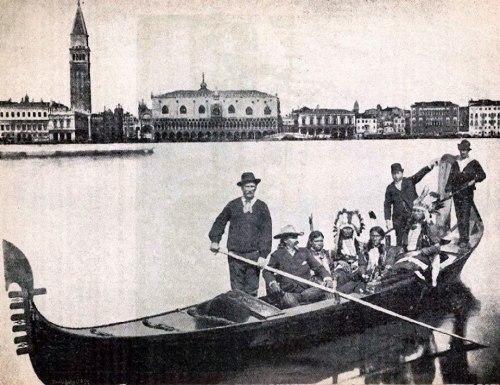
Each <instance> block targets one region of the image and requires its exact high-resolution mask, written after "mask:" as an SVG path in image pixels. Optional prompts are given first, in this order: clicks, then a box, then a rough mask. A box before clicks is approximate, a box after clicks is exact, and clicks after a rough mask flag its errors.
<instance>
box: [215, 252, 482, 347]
mask: <svg viewBox="0 0 500 385" xmlns="http://www.w3.org/2000/svg"><path fill="white" fill-rule="evenodd" d="M219 252H220V253H222V254H225V255H227V256H229V257H232V258H234V259H237V260H239V261H242V262H246V263H248V264H250V265H253V266H257V267H261V268H263V269H265V270H267V271H270V272H271V273H275V274H279V275H281V276H283V277H287V278H290V279H292V280H294V281H297V282H300V283H304V284H306V285H309V286H311V287H316V288H318V289H321V290H323V291H326V292H329V293H333V294H338V295H339V296H340V297H342V298H345V299H347V300H349V301H352V302H356V303H359V304H360V305H363V306H366V307H369V308H370V309H373V310H376V311H379V312H381V313H384V314H388V315H390V316H393V317H396V318H399V319H402V320H404V321H407V322H410V323H413V324H415V325H419V326H422V327H424V328H427V329H431V330H434V331H436V332H438V333H442V334H446V335H449V336H451V337H454V338H458V339H460V340H463V341H468V342H471V343H473V344H476V345H478V346H482V347H488V345H484V344H480V343H478V342H476V341H474V340H471V339H469V338H465V337H462V336H459V335H458V334H455V333H452V332H449V331H447V330H444V329H440V328H436V327H434V326H432V325H429V324H426V323H425V322H421V321H417V320H416V319H413V318H410V317H407V316H404V315H402V314H399V313H396V312H394V311H392V310H389V309H386V308H384V307H382V306H378V305H375V304H373V303H370V302H367V301H363V300H362V299H359V298H356V297H353V296H351V295H349V294H345V293H342V292H340V291H337V290H334V289H330V288H328V287H325V286H323V285H320V284H317V283H315V282H311V281H309V280H307V279H303V278H301V277H297V276H295V275H293V274H289V273H287V272H285V271H281V270H278V269H275V268H273V267H269V266H264V267H262V266H260V265H259V264H258V263H257V262H255V261H252V260H250V259H247V258H243V257H240V256H239V255H236V254H234V253H231V252H230V251H227V252H225V251H219Z"/></svg>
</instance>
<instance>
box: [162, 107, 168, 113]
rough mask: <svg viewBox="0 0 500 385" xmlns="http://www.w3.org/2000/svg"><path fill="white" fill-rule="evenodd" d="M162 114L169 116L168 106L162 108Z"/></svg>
mask: <svg viewBox="0 0 500 385" xmlns="http://www.w3.org/2000/svg"><path fill="white" fill-rule="evenodd" d="M161 113H162V114H168V107H167V106H163V107H162V108H161Z"/></svg>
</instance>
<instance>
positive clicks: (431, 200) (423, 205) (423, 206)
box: [413, 186, 443, 222]
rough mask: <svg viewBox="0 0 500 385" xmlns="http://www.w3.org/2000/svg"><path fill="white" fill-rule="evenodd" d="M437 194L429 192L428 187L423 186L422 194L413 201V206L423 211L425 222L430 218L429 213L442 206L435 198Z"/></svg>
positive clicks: (436, 210)
mask: <svg viewBox="0 0 500 385" xmlns="http://www.w3.org/2000/svg"><path fill="white" fill-rule="evenodd" d="M436 196H438V195H437V194H436V193H435V192H429V187H428V186H425V187H424V190H423V191H422V194H420V196H419V197H418V198H417V199H415V200H414V201H413V208H414V209H420V210H422V211H423V212H424V213H425V220H426V221H427V222H429V221H430V219H431V214H434V213H436V212H438V211H439V209H441V208H442V207H443V204H442V203H441V202H440V201H439V200H435V198H436Z"/></svg>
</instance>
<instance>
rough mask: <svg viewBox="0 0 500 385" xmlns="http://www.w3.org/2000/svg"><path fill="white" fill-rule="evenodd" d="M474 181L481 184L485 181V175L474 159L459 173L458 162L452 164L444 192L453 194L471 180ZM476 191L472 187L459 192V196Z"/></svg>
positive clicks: (474, 187)
mask: <svg viewBox="0 0 500 385" xmlns="http://www.w3.org/2000/svg"><path fill="white" fill-rule="evenodd" d="M473 179H475V180H476V183H479V182H482V181H483V180H485V179H486V173H485V172H484V170H483V168H482V167H481V165H480V164H479V162H478V161H477V160H475V159H473V160H471V161H470V162H469V163H468V164H467V166H465V167H464V169H463V170H462V171H460V166H459V165H458V162H454V163H453V164H452V166H451V170H450V176H449V178H448V182H447V183H446V188H445V190H446V191H447V192H455V191H457V190H459V189H461V188H463V187H465V185H466V184H467V183H469V182H470V181H471V180H473ZM475 189H476V186H475V185H472V186H470V187H468V188H466V189H464V190H462V191H461V195H467V194H470V193H471V192H473V191H474V190H475Z"/></svg>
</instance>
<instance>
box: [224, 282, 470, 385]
mask: <svg viewBox="0 0 500 385" xmlns="http://www.w3.org/2000/svg"><path fill="white" fill-rule="evenodd" d="M479 307H480V303H479V301H478V300H476V298H475V297H474V296H473V295H472V293H471V291H470V290H469V289H468V288H467V287H466V286H465V285H464V284H463V283H461V282H457V283H455V284H451V285H449V286H447V287H446V288H444V289H441V290H438V291H435V292H431V293H429V295H428V296H426V297H425V299H424V300H423V301H422V302H421V303H420V309H418V319H419V320H421V321H423V322H425V323H428V324H430V325H432V326H435V327H440V328H444V329H446V330H448V331H452V332H454V333H456V334H458V335H462V336H466V335H467V321H468V319H469V318H470V317H471V316H472V315H474V314H476V313H477V312H478V311H479ZM474 349H478V346H477V345H472V344H469V343H464V342H463V341H461V340H457V339H454V338H452V337H448V336H445V335H442V334H439V333H436V332H432V331H431V330H429V329H425V328H422V327H419V326H416V325H413V324H409V323H407V322H403V321H392V320H391V321H389V322H387V323H385V324H382V325H378V326H376V327H372V328H369V329H366V330H365V331H363V332H361V333H358V334H354V335H349V336H345V337H341V338H338V339H336V340H334V341H332V342H328V343H324V344H321V345H320V346H315V347H309V348H305V349H301V350H299V351H295V352H291V353H290V352H289V353H288V354H287V352H283V354H282V355H279V356H277V355H273V356H270V357H266V358H265V359H263V357H259V358H258V359H255V360H250V361H249V362H248V363H247V365H246V367H245V368H242V369H240V370H238V371H235V372H226V373H225V374H223V375H221V377H220V378H219V380H220V382H233V383H245V382H253V383H284V382H288V383H290V382H294V383H318V382H319V383H350V384H352V383H366V384H373V383H375V384H378V383H383V384H395V383H398V384H409V383H416V384H421V383H422V384H423V383H427V384H431V383H474V382H476V381H477V380H476V376H475V375H474V373H471V372H470V370H469V365H468V362H467V351H470V350H474ZM263 362H264V364H263Z"/></svg>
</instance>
